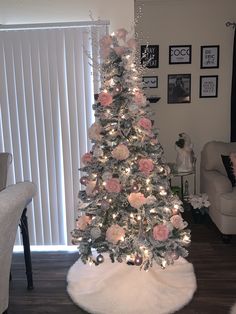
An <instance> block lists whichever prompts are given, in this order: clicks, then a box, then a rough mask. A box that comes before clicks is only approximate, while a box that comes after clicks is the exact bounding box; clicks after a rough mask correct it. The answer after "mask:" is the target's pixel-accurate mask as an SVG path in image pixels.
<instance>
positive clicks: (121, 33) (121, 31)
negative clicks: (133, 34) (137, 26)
mask: <svg viewBox="0 0 236 314" xmlns="http://www.w3.org/2000/svg"><path fill="white" fill-rule="evenodd" d="M127 34H128V32H127V30H126V29H124V28H119V29H118V30H117V31H116V37H117V38H118V39H123V40H125V39H126V35H127Z"/></svg>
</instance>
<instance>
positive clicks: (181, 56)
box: [169, 45, 192, 64]
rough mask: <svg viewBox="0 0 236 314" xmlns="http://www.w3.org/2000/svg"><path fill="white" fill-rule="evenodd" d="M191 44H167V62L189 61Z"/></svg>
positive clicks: (182, 62) (179, 62)
mask: <svg viewBox="0 0 236 314" xmlns="http://www.w3.org/2000/svg"><path fill="white" fill-rule="evenodd" d="M191 50H192V46H191V45H181V46H169V64H185V63H191V54H192V51H191Z"/></svg>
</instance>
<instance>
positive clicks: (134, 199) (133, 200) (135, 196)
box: [128, 192, 146, 209]
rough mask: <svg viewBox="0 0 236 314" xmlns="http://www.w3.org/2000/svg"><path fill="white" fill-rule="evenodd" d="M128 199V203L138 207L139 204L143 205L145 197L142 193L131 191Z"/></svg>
mask: <svg viewBox="0 0 236 314" xmlns="http://www.w3.org/2000/svg"><path fill="white" fill-rule="evenodd" d="M128 201H129V203H130V205H131V206H132V207H134V208H136V209H139V208H140V207H141V206H143V205H144V204H146V198H145V196H144V195H143V193H140V192H138V193H131V194H130V195H129V196H128Z"/></svg>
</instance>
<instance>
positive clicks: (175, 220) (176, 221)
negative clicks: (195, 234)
mask: <svg viewBox="0 0 236 314" xmlns="http://www.w3.org/2000/svg"><path fill="white" fill-rule="evenodd" d="M170 222H171V223H172V225H173V226H174V227H175V228H176V229H180V230H182V229H184V228H185V227H186V224H185V223H184V221H183V218H182V217H181V216H180V215H174V216H172V217H171V218H170Z"/></svg>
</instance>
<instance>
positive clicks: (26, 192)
mask: <svg viewBox="0 0 236 314" xmlns="http://www.w3.org/2000/svg"><path fill="white" fill-rule="evenodd" d="M35 193H36V187H35V185H34V184H33V183H31V182H21V183H17V184H14V185H11V186H8V187H7V188H6V189H4V190H2V191H1V192H0V265H1V267H0V314H2V313H3V312H5V311H6V310H7V308H8V301H9V276H10V268H11V259H12V251H13V246H14V242H15V237H16V231H17V227H18V224H19V222H20V217H21V215H22V212H23V210H24V208H26V207H27V205H28V203H29V202H30V201H31V200H32V198H33V196H34V195H35Z"/></svg>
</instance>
